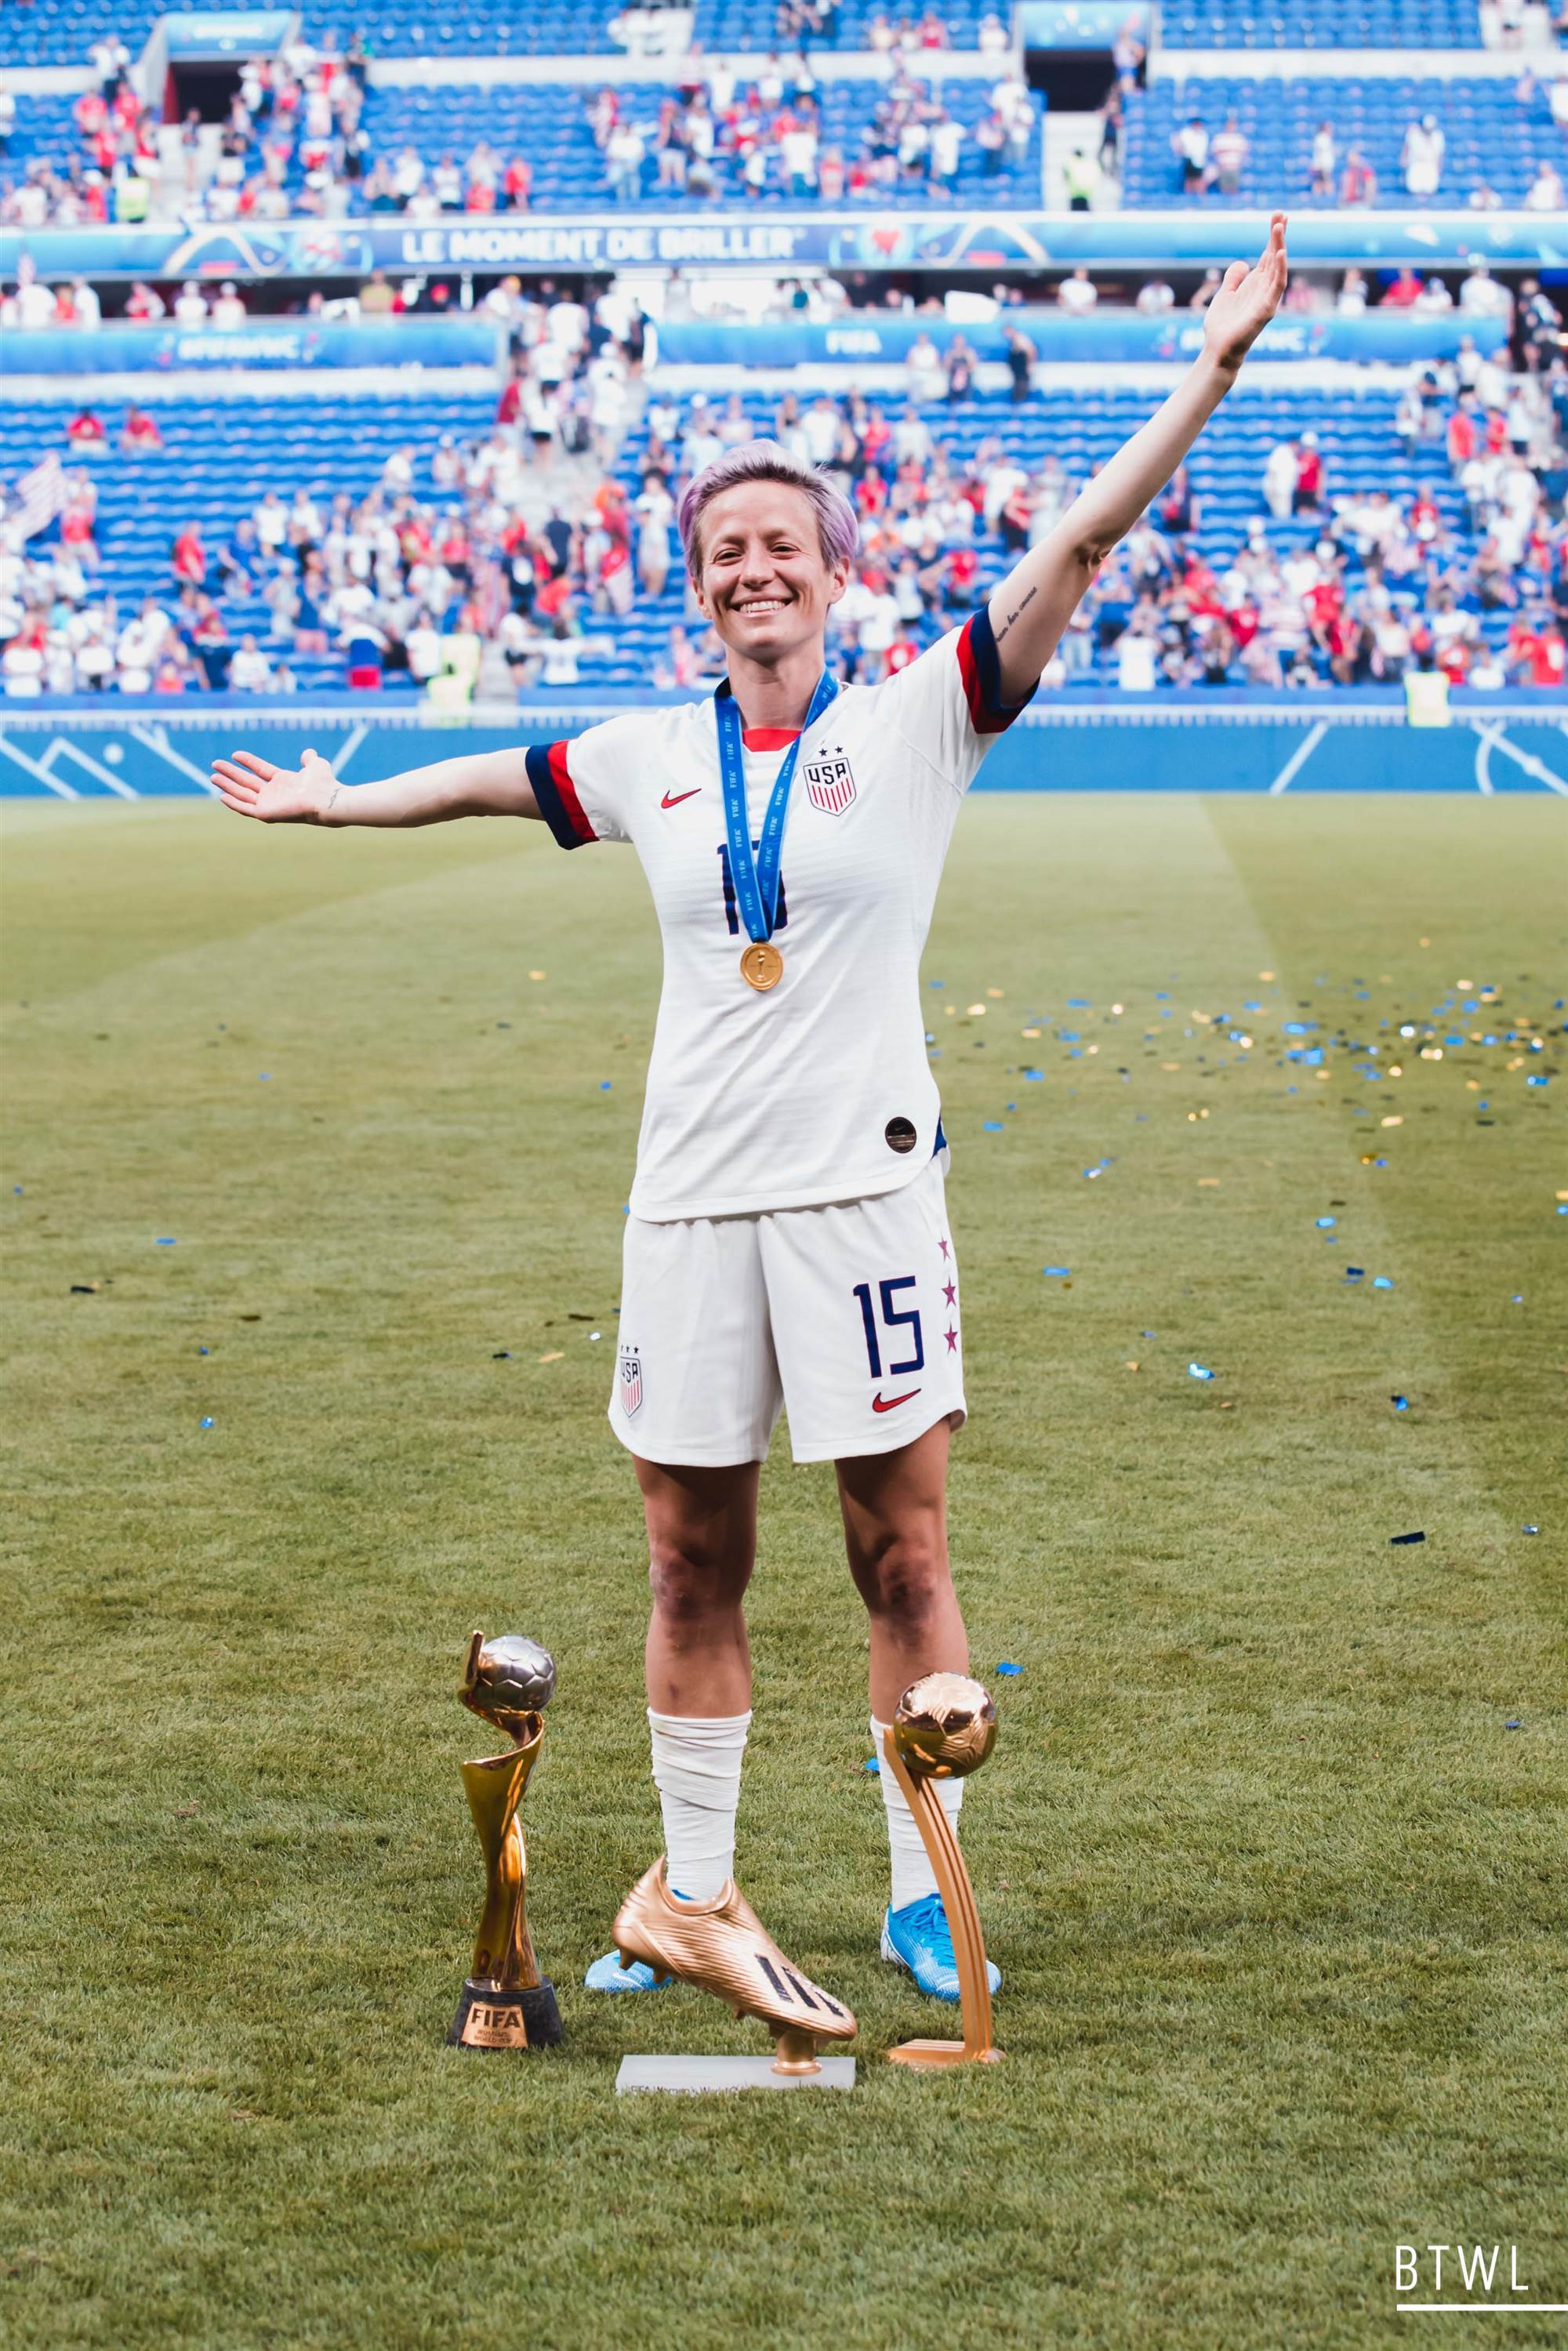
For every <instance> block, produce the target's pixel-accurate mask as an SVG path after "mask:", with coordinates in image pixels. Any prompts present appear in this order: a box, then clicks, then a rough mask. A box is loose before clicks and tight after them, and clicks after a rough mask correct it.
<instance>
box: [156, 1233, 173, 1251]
mask: <svg viewBox="0 0 1568 2351" xmlns="http://www.w3.org/2000/svg"><path fill="white" fill-rule="evenodd" d="M174 1246H175V1241H174V1235H173V1234H172V1233H160V1234H159V1236H158V1247H159V1248H160V1249H172V1248H173V1247H174Z"/></svg>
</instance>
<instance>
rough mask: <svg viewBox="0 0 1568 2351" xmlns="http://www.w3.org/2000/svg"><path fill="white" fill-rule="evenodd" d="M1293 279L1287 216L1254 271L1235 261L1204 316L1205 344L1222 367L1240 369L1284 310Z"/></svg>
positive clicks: (1277, 223)
mask: <svg viewBox="0 0 1568 2351" xmlns="http://www.w3.org/2000/svg"><path fill="white" fill-rule="evenodd" d="M1289 276H1290V263H1289V261H1288V260H1287V258H1286V255H1285V215H1284V214H1283V213H1276V214H1274V216H1273V218H1272V220H1271V221H1270V224H1269V242H1268V244H1267V245H1266V246H1264V247H1263V250H1262V252H1261V253H1260V255H1259V256H1258V259H1257V261H1256V262H1255V263H1254V264H1253V266H1252V267H1251V268H1250V269H1249V268H1248V266H1247V264H1246V263H1245V262H1244V261H1233V262H1232V263H1231V265H1230V266H1229V268H1228V270H1227V271H1226V273H1225V277H1224V280H1223V282H1222V284H1221V286H1220V288H1219V291H1218V294H1217V295H1216V296H1215V298H1214V299H1213V301H1212V302H1211V303H1210V304H1209V306H1208V308H1207V311H1206V312H1205V314H1204V321H1203V340H1204V343H1205V346H1206V347H1207V350H1210V351H1212V352H1213V354H1214V356H1215V358H1216V359H1217V360H1218V361H1219V363H1220V365H1221V367H1228V368H1238V367H1239V366H1240V364H1241V362H1242V360H1244V359H1245V358H1246V356H1247V354H1248V352H1249V350H1251V348H1252V345H1253V344H1254V343H1255V342H1256V341H1257V340H1258V338H1259V336H1260V334H1261V333H1262V331H1263V329H1264V328H1265V327H1266V326H1267V325H1268V323H1269V321H1270V319H1271V318H1272V317H1273V315H1274V313H1275V311H1276V310H1277V309H1278V308H1279V307H1280V302H1281V297H1282V296H1283V294H1284V291H1285V282H1286V279H1287V278H1288V277H1289Z"/></svg>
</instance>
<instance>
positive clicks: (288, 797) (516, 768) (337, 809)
mask: <svg viewBox="0 0 1568 2351" xmlns="http://www.w3.org/2000/svg"><path fill="white" fill-rule="evenodd" d="M526 756H527V753H526V750H525V747H523V746H521V745H519V746H518V747H517V749H516V750H510V751H480V752H476V753H474V754H473V755H471V756H470V757H469V758H464V759H438V760H437V761H436V762H435V765H434V767H432V768H410V769H409V771H408V773H407V775H405V776H389V777H388V778H386V780H385V782H384V783H379V784H340V782H339V781H338V778H337V777H336V776H335V775H334V774H333V772H332V769H331V767H330V765H329V762H328V761H327V760H325V759H323V758H320V757H319V754H318V753H316V752H315V751H306V752H303V753H302V754H301V756H300V760H299V765H298V768H275V767H274V766H273V765H272V764H271V762H270V760H267V759H258V758H256V754H255V753H254V752H253V751H236V752H235V755H234V758H232V759H214V762H213V783H214V787H215V789H216V790H217V792H218V795H219V797H220V799H222V801H223V804H224V806H225V808H228V809H233V810H234V812H235V815H236V816H253V817H256V818H258V819H259V820H260V821H261V822H262V823H263V824H324V825H340V824H383V825H387V824H401V825H412V824H443V823H444V822H445V821H446V820H447V819H448V818H449V817H458V816H534V817H537V816H538V814H539V806H538V801H537V800H536V799H535V798H534V791H533V786H532V785H531V784H530V783H529V781H528V769H527V768H526V766H525V765H524V760H525V758H526Z"/></svg>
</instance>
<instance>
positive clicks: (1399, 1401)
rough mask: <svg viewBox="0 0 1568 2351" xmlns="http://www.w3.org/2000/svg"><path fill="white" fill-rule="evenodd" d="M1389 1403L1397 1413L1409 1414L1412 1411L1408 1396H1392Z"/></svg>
mask: <svg viewBox="0 0 1568 2351" xmlns="http://www.w3.org/2000/svg"><path fill="white" fill-rule="evenodd" d="M1388 1401H1389V1403H1390V1404H1391V1405H1393V1406H1394V1409H1395V1411H1396V1412H1408V1411H1409V1409H1410V1399H1409V1397H1408V1396H1403V1395H1391V1396H1390V1397H1389V1399H1388Z"/></svg>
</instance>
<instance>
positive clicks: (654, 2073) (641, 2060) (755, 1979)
mask: <svg viewBox="0 0 1568 2351" xmlns="http://www.w3.org/2000/svg"><path fill="white" fill-rule="evenodd" d="M614 1935H615V1944H616V1949H618V1950H619V1951H620V1953H621V1956H622V1961H625V1960H627V1959H641V1960H643V1963H644V1964H645V1965H646V1966H648V1967H651V1968H652V1969H653V1971H654V1973H655V1975H672V1976H675V1977H678V1978H679V1979H680V1980H681V1981H682V1982H683V1983H689V1984H692V1985H694V1986H695V1988H696V1990H698V1991H710V1992H712V1993H713V1994H714V1995H715V1996H716V1998H717V1999H719V2000H722V2001H724V2002H725V2005H726V2006H727V2007H728V2008H732V2009H733V2010H734V2011H735V2013H736V2015H737V2017H747V2016H754V2017H756V2018H757V2019H758V2022H760V2023H762V2024H765V2025H766V2026H767V2028H768V2032H771V2033H772V2035H773V2038H774V2043H775V2054H774V2055H773V2056H772V2057H771V2058H768V2057H658V2056H646V2057H625V2058H622V2062H621V2071H620V2073H619V2074H618V2075H617V2077H616V2082H615V2086H616V2088H617V2089H618V2090H745V2089H753V2090H792V2089H797V2088H799V2087H800V2086H801V2085H808V2084H809V2085H815V2086H816V2087H818V2088H821V2089H829V2090H848V2089H851V2088H852V2087H853V2085H854V2078H855V2061H854V2059H853V2058H852V2057H842V2056H827V2055H819V2053H818V2051H819V2045H822V2046H824V2047H835V2046H840V2045H841V2044H842V2043H844V2042H846V2041H852V2040H853V2039H854V2035H855V2021H854V2018H853V2017H852V2015H851V2013H850V2011H849V2010H848V2009H847V2008H846V2007H845V2006H844V2004H843V2002H842V2001H839V2000H835V1999H834V1998H833V1995H832V1994H831V1992H826V1991H823V1990H822V1987H821V1984H816V1983H813V1982H812V1981H811V1980H810V1977H809V1976H808V1975H807V1974H806V1973H805V1970H803V1969H801V1968H798V1967H796V1966H795V1964H794V1962H793V1961H792V1960H790V1959H786V1958H785V1956H784V1954H783V1952H782V1951H781V1950H780V1949H779V1946H778V1944H777V1943H776V1942H775V1941H774V1939H773V1938H772V1936H771V1935H770V1934H769V1933H768V1929H767V1928H766V1927H764V1926H763V1924H762V1921H761V1920H760V1919H759V1918H758V1916H757V1913H756V1911H755V1910H754V1909H753V1908H752V1907H751V1905H750V1903H749V1902H747V1899H746V1896H744V1894H742V1893H741V1891H740V1889H739V1887H738V1886H737V1885H736V1882H735V1880H734V1878H733V1877H732V1878H730V1879H728V1880H727V1883H726V1884H725V1885H724V1886H722V1887H721V1888H720V1890H719V1892H718V1893H717V1894H716V1895H715V1896H713V1898H712V1900H711V1901H707V1902H683V1901H681V1900H679V1899H678V1898H677V1897H676V1896H674V1894H672V1893H671V1891H670V1887H669V1883H668V1880H667V1878H666V1876H665V1870H664V1855H663V1854H661V1855H660V1856H659V1858H658V1860H657V1861H656V1862H655V1863H654V1864H653V1868H652V1869H650V1870H649V1871H647V1873H646V1874H645V1875H644V1876H643V1877H641V1878H640V1879H639V1880H638V1882H637V1884H636V1885H635V1886H633V1887H632V1891H631V1893H630V1894H629V1895H628V1896H626V1899H625V1901H624V1902H623V1903H622V1905H621V1908H620V1912H619V1914H618V1915H617V1917H616V1920H615V1928H614Z"/></svg>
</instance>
